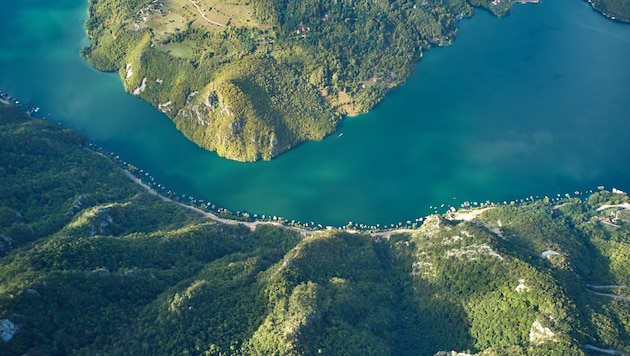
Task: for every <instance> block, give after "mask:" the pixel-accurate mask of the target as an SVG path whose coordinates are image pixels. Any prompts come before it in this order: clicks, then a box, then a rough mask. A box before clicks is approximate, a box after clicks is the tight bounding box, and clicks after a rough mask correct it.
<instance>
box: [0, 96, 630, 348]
mask: <svg viewBox="0 0 630 356" xmlns="http://www.w3.org/2000/svg"><path fill="white" fill-rule="evenodd" d="M628 206H630V205H629V199H628V196H627V195H626V194H623V193H619V192H608V191H604V190H602V191H600V192H597V193H595V194H593V195H592V196H590V197H588V198H587V197H584V199H577V198H573V199H566V200H563V201H560V202H558V201H548V200H541V201H536V202H533V203H528V204H524V205H507V206H493V207H488V208H485V209H484V210H472V211H457V212H450V213H449V214H446V215H433V216H430V217H427V218H426V219H425V222H424V224H423V225H422V226H421V227H419V228H417V229H414V230H404V231H402V230H401V231H383V232H374V233H371V234H368V233H354V232H352V231H349V230H330V231H317V232H312V233H310V234H306V235H300V234H299V233H297V232H295V231H291V230H288V229H286V228H282V227H274V226H271V225H260V226H258V227H257V228H256V229H255V231H251V230H250V229H249V228H247V227H245V226H243V225H238V224H220V223H217V222H213V221H211V220H208V219H205V218H203V217H202V216H200V215H197V214H196V213H195V212H192V211H190V210H187V209H185V208H183V207H181V206H179V205H176V204H174V203H170V202H166V201H164V200H162V199H159V198H158V197H156V196H155V195H151V194H148V193H147V192H146V191H145V190H144V189H142V188H141V187H140V186H138V185H137V184H136V183H134V182H132V181H131V180H129V179H128V177H126V176H125V175H124V174H123V172H122V170H121V169H120V168H119V167H117V166H116V165H115V164H114V163H113V161H112V160H110V159H108V158H107V157H105V156H104V155H103V154H101V153H99V152H98V151H94V150H93V149H92V147H91V146H90V144H89V143H88V142H86V140H85V139H83V138H82V137H81V136H79V135H78V134H76V133H74V132H72V131H71V130H68V129H65V128H63V127H60V126H57V125H51V124H50V123H48V122H46V121H43V120H35V119H30V118H29V117H27V116H26V115H25V114H24V113H23V112H22V111H21V110H19V109H17V108H15V107H8V106H4V107H0V337H1V338H0V354H1V355H23V354H29V355H93V354H155V355H165V354H188V355H270V354H272V355H302V354H304V355H312V354H333V355H358V354H361V355H365V354H368V355H419V354H420V355H433V354H436V353H439V352H448V354H450V352H451V351H453V352H469V353H482V354H485V355H494V354H499V355H504V354H505V355H507V354H509V355H518V354H523V355H529V354H538V355H550V354H571V355H579V354H585V353H588V352H589V350H590V349H592V348H593V347H598V348H605V349H613V350H622V351H625V352H630V300H629V299H628V298H629V297H630V293H629V291H628V287H624V286H628V285H630V263H629V262H630V261H629V256H630V210H628Z"/></svg>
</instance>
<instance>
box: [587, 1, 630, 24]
mask: <svg viewBox="0 0 630 356" xmlns="http://www.w3.org/2000/svg"><path fill="white" fill-rule="evenodd" d="M589 3H591V5H593V7H594V8H595V9H596V10H598V11H600V12H601V13H603V14H604V15H606V16H608V17H610V18H613V19H615V20H620V21H624V22H630V1H628V0H589Z"/></svg>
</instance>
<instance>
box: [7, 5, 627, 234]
mask: <svg viewBox="0 0 630 356" xmlns="http://www.w3.org/2000/svg"><path fill="white" fill-rule="evenodd" d="M86 17H87V4H86V3H85V1H83V0H62V1H55V2H52V3H51V2H50V1H44V0H24V1H20V2H13V3H7V4H4V5H3V11H2V12H1V13H0V31H1V33H2V36H0V73H1V75H0V89H2V90H4V91H6V92H8V93H9V94H11V95H12V96H14V97H16V98H18V99H19V100H20V101H22V102H26V103H29V104H31V105H35V106H39V107H41V111H40V114H42V115H44V116H46V117H47V118H48V119H49V120H51V121H53V122H57V121H58V122H60V123H61V124H63V125H65V126H67V127H71V128H74V129H76V130H78V131H79V132H81V133H83V134H84V135H86V136H87V137H88V138H89V139H90V140H91V141H92V142H94V143H96V144H98V145H101V146H103V147H104V148H105V149H107V150H111V151H114V152H116V154H118V155H120V156H121V159H122V160H124V161H127V162H129V163H131V164H133V165H135V166H137V167H139V168H142V169H144V170H145V171H148V172H150V173H151V175H153V176H154V177H155V179H156V180H157V181H158V182H160V183H162V184H163V185H165V186H167V187H168V188H169V189H171V190H174V191H177V192H178V193H182V194H186V195H191V196H194V197H196V198H198V199H204V200H206V201H212V202H213V203H214V204H216V205H219V206H222V207H225V208H227V209H230V210H232V211H236V210H240V211H249V212H255V213H259V214H268V215H278V216H283V217H285V218H287V219H289V220H291V219H295V220H301V221H303V222H307V221H315V222H318V223H322V224H325V225H345V224H347V223H348V221H353V222H361V223H366V224H377V223H379V224H389V223H397V222H399V221H402V222H405V221H406V220H413V219H415V218H417V217H421V216H424V215H427V214H429V213H433V212H434V211H435V209H434V208H430V206H440V205H442V204H444V205H445V206H446V207H448V206H449V205H453V206H456V207H459V205H460V204H461V203H463V202H464V201H471V202H472V201H479V202H482V201H486V200H490V201H504V200H507V201H510V200H514V199H522V198H526V197H529V196H531V195H533V196H541V197H542V196H544V195H550V196H555V195H556V194H557V193H560V194H563V195H564V193H572V192H573V191H576V190H585V189H589V188H593V187H595V186H597V185H605V186H606V187H608V188H609V189H610V188H612V187H613V186H615V187H617V188H620V189H623V190H626V191H627V190H628V188H630V187H629V185H630V165H628V163H629V162H630V152H629V150H628V147H627V143H628V142H630V120H629V118H630V65H628V64H629V63H630V25H627V24H621V23H616V22H613V21H610V20H608V19H606V18H604V17H603V16H601V15H599V14H597V13H596V12H594V11H593V10H592V9H591V7H590V6H589V5H588V4H587V3H586V2H583V1H580V0H571V1H546V2H543V3H541V4H538V5H518V4H517V5H515V7H514V8H513V10H512V13H511V14H510V15H508V16H507V17H505V18H503V19H497V18H494V17H492V16H491V15H489V14H487V13H486V12H484V11H482V10H476V14H475V16H474V17H473V18H472V19H468V20H463V21H461V23H460V26H459V32H458V34H457V38H456V40H455V41H454V43H453V45H451V46H448V47H440V48H434V49H431V50H430V51H428V52H426V53H425V56H424V58H423V59H422V60H421V61H420V62H419V63H418V65H417V66H416V70H415V72H414V74H413V76H412V78H411V79H410V80H409V81H408V82H407V83H406V84H404V85H403V86H401V87H399V88H396V89H395V90H393V91H392V92H391V93H389V95H388V96H387V98H386V99H385V100H384V101H383V102H382V103H381V104H380V105H379V106H378V107H377V108H375V109H374V110H373V111H372V112H370V113H369V114H365V115H361V116H359V117H356V118H347V119H346V120H345V121H344V122H343V124H342V125H341V127H340V128H339V131H338V132H337V133H335V134H333V135H331V136H330V137H328V138H326V139H325V140H324V141H322V142H309V143H306V144H303V145H301V146H299V147H297V148H296V149H294V150H292V151H290V152H288V153H285V154H283V155H281V156H279V157H278V158H276V159H274V160H273V161H270V162H256V163H237V162H232V161H228V160H226V159H223V158H220V157H218V156H216V154H214V153H212V152H207V151H204V150H202V149H199V148H198V147H196V146H195V145H194V144H192V143H190V142H189V141H187V140H186V139H185V138H184V137H183V136H182V135H181V134H180V133H179V132H178V131H176V129H175V127H174V125H173V124H172V123H171V122H170V120H168V118H166V117H165V116H163V115H162V114H161V113H160V112H159V111H157V110H156V109H154V108H152V107H151V106H150V105H148V104H146V103H144V102H142V101H141V100H139V99H137V98H135V97H134V96H132V95H129V94H126V93H124V91H123V87H122V84H121V81H120V79H119V78H118V75H117V74H112V73H100V72H98V71H96V70H94V69H92V68H91V67H90V66H89V65H88V64H87V63H86V62H84V61H83V59H82V58H81V57H80V56H79V51H80V49H81V47H82V46H84V45H86V44H87V38H86V37H85V31H84V28H83V22H84V21H85V19H86ZM341 133H343V135H341V136H340V134H341ZM439 210H440V211H443V210H444V208H442V209H439Z"/></svg>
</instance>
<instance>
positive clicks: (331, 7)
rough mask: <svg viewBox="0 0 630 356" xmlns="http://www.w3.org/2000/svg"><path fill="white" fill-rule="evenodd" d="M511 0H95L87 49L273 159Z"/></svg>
mask: <svg viewBox="0 0 630 356" xmlns="http://www.w3.org/2000/svg"><path fill="white" fill-rule="evenodd" d="M515 2H523V1H513V0H451V1H433V0H432V1H429V0H422V1H416V0H394V1H386V0H376V1H373V2H365V1H360V0H348V1H340V2H337V1H316V0H306V1H296V0H289V1H279V0H231V1H218V0H134V1H126V0H100V1H95V0H91V1H90V5H89V19H88V20H87V22H86V28H87V34H88V36H89V38H90V39H91V44H90V46H89V47H86V48H84V49H83V50H82V54H83V56H84V57H85V58H86V59H87V60H88V61H89V62H90V63H91V64H92V65H93V66H94V67H95V68H97V69H99V70H103V71H116V72H118V73H119V74H120V76H121V78H122V81H123V83H124V86H125V89H126V90H127V91H128V92H129V93H132V94H134V95H137V96H139V97H140V98H142V99H144V100H146V101H148V102H149V103H151V104H152V105H153V106H155V107H156V108H158V109H159V110H161V111H162V112H163V113H165V114H166V115H167V116H168V117H169V118H171V119H172V120H173V121H174V123H175V125H176V127H177V129H178V130H180V131H181V132H182V133H183V134H184V135H185V136H186V137H187V138H188V139H190V140H191V141H193V142H195V143H196V144H197V145H199V146H201V147H203V148H205V149H208V150H211V151H216V152H217V153H218V154H219V155H220V156H223V157H226V158H229V159H232V160H238V161H256V160H260V159H264V160H269V159H271V158H273V157H275V156H277V155H278V154H280V153H282V152H284V151H286V150H289V149H290V148H292V147H294V146H295V145H297V144H299V143H300V142H303V141H306V140H319V139H322V138H323V137H325V136H326V135H328V134H330V133H332V132H333V131H335V129H336V127H337V125H338V123H339V122H340V120H341V118H342V117H343V116H344V115H355V114H358V113H363V112H367V111H369V110H370V109H371V108H373V107H374V106H375V105H376V104H377V103H378V102H379V101H380V100H381V99H382V98H383V97H384V95H385V93H386V92H387V91H388V90H389V89H391V88H393V87H395V86H397V85H399V84H401V83H403V82H404V81H405V80H406V79H407V78H409V76H410V75H411V72H412V70H413V66H414V64H415V63H416V62H417V61H418V60H419V59H420V58H421V57H422V55H423V51H425V50H427V49H429V48H431V47H432V46H435V45H438V46H441V45H446V44H449V43H451V41H452V40H453V38H454V36H455V34H456V32H457V23H458V21H459V20H461V19H462V18H465V17H469V16H472V14H473V7H482V8H485V9H487V10H488V11H490V12H492V13H493V14H495V15H497V16H502V15H505V14H506V13H507V12H508V11H509V10H510V8H511V7H512V5H513V4H514V3H515ZM525 2H536V1H525ZM597 2H598V3H600V2H601V3H604V2H606V3H608V2H611V3H612V2H614V1H613V0H598V1H597ZM611 11H612V10H611Z"/></svg>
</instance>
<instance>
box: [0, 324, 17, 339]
mask: <svg viewBox="0 0 630 356" xmlns="http://www.w3.org/2000/svg"><path fill="white" fill-rule="evenodd" d="M19 329H20V328H19V327H18V326H17V325H15V324H14V323H13V322H12V321H11V320H9V319H2V320H0V340H2V341H3V342H9V341H11V339H13V336H14V335H15V334H16V333H17V332H18V330H19Z"/></svg>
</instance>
